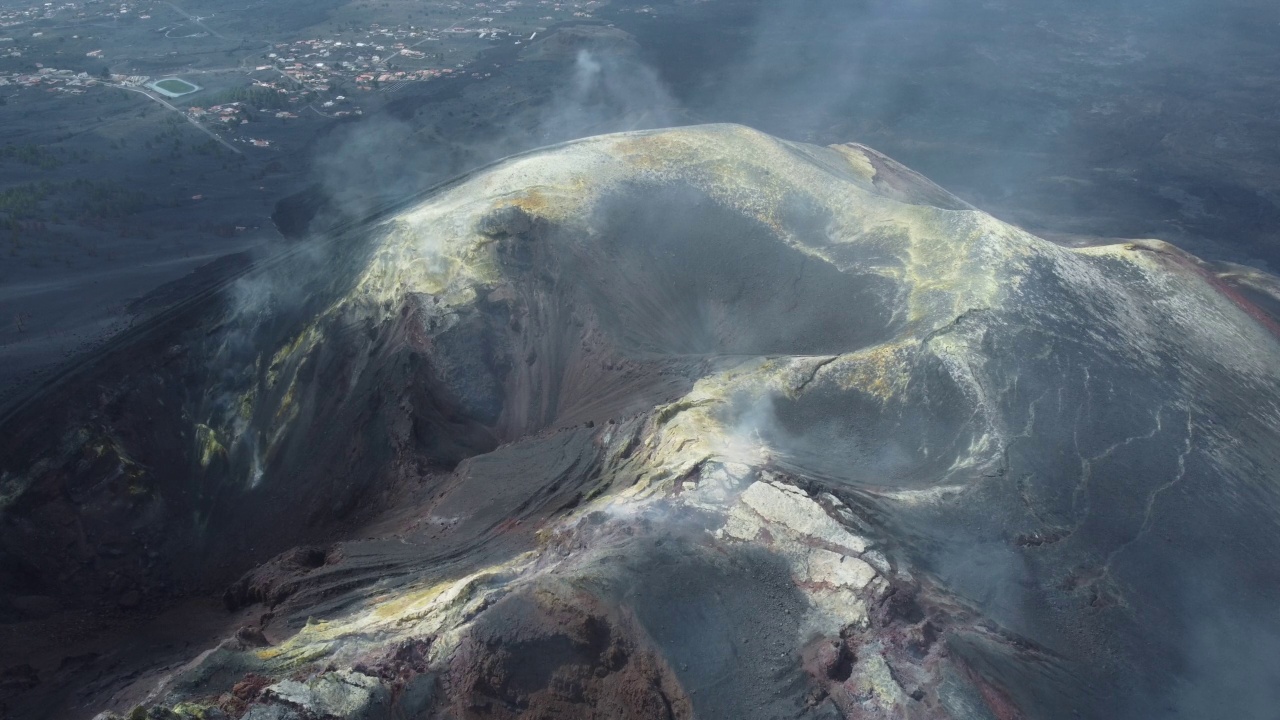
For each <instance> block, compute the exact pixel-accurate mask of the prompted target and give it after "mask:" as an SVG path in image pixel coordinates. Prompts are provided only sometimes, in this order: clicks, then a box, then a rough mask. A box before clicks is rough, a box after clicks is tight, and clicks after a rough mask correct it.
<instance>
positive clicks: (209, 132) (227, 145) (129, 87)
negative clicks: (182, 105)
mask: <svg viewBox="0 0 1280 720" xmlns="http://www.w3.org/2000/svg"><path fill="white" fill-rule="evenodd" d="M103 84H104V85H106V86H107V87H113V88H120V89H121V90H130V91H132V92H136V93H138V94H139V95H142V96H144V97H148V98H151V99H152V100H155V101H156V102H158V103H160V104H161V105H163V106H165V107H167V108H169V109H170V110H172V111H174V112H176V113H178V114H179V115H181V116H182V119H183V120H186V121H187V122H189V123H191V124H192V125H194V126H195V127H196V128H197V129H199V130H200V132H202V133H204V134H205V135H208V136H209V137H211V138H213V139H214V140H216V141H217V142H218V143H219V144H220V145H222V146H223V147H225V148H226V149H228V150H230V151H231V152H233V153H235V154H237V155H243V154H244V153H243V152H242V151H241V150H240V148H238V147H236V146H235V145H232V144H231V143H229V142H227V141H226V140H223V139H222V138H220V137H218V134H217V133H215V132H214V131H212V130H210V129H209V128H207V127H205V126H204V125H201V124H200V123H199V122H197V121H196V120H194V119H192V118H191V117H190V116H188V115H187V114H186V113H184V112H182V111H181V110H179V109H178V108H176V107H174V106H173V105H172V104H170V103H168V102H166V101H164V100H162V99H160V98H158V97H156V96H155V95H152V94H151V93H149V92H147V91H146V90H143V89H142V88H137V87H133V86H132V85H119V84H117V83H103Z"/></svg>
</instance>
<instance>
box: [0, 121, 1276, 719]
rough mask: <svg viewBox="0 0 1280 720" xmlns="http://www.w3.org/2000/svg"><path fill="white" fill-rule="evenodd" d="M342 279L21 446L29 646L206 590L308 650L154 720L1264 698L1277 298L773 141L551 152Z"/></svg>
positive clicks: (20, 552)
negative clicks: (57, 619) (355, 534)
mask: <svg viewBox="0 0 1280 720" xmlns="http://www.w3.org/2000/svg"><path fill="white" fill-rule="evenodd" d="M329 243H330V246H329V247H330V248H331V249H330V250H329V251H328V252H327V254H323V255H321V256H320V257H321V261H320V262H319V263H317V262H316V261H315V260H314V259H312V260H311V261H310V262H311V266H310V267H312V271H311V272H310V274H305V273H294V274H296V275H297V276H298V277H297V278H290V279H291V282H292V283H293V284H292V285H290V287H291V288H293V293H292V295H291V296H292V297H297V298H303V299H300V300H296V301H293V302H288V303H286V302H283V301H280V300H279V299H278V298H277V295H270V294H268V295H267V296H268V297H269V298H276V299H273V300H271V301H270V302H266V303H261V302H258V303H253V302H248V301H244V302H239V303H213V302H211V303H210V304H209V305H208V306H207V307H198V308H192V309H189V310H188V311H187V312H186V314H185V315H183V316H181V318H182V319H181V321H179V320H178V319H173V320H171V322H170V325H167V326H159V327H157V328H154V329H152V330H150V331H149V332H148V333H147V334H144V335H142V336H140V337H139V338H137V339H135V340H134V341H132V342H133V344H132V345H130V346H127V347H124V348H122V349H120V350H118V351H117V352H116V353H115V354H114V355H111V356H108V358H106V359H104V360H102V361H100V363H99V364H98V365H97V366H94V367H91V368H89V369H87V370H85V371H84V372H82V373H81V374H80V375H78V376H74V377H71V378H69V379H68V380H67V381H66V382H65V383H64V384H63V385H62V386H60V387H59V388H55V389H53V390H51V391H50V397H51V399H47V400H45V403H44V404H43V405H41V404H38V403H37V404H34V405H32V406H29V407H28V408H27V409H25V410H23V411H20V412H18V413H16V414H14V415H13V416H11V418H10V420H9V421H8V425H7V426H6V435H7V437H9V438H10V439H9V440H7V441H6V442H7V445H6V448H5V456H4V457H5V458H6V459H5V462H4V466H3V476H2V480H0V482H2V483H3V486H2V488H3V489H2V491H0V492H2V493H3V494H2V495H0V498H2V500H0V502H3V506H0V512H3V527H2V528H0V533H2V536H0V537H2V538H3V542H4V545H3V552H4V555H3V559H4V565H3V567H2V568H0V572H3V577H4V580H5V587H6V590H5V592H6V593H7V602H8V604H9V606H10V610H9V613H10V615H11V617H12V618H14V619H15V620H24V616H23V610H22V608H23V607H29V606H30V605H31V603H30V602H29V601H28V600H25V599H24V598H30V597H32V596H45V595H59V596H65V597H68V598H78V600H79V601H80V602H82V603H84V604H92V603H98V602H102V601H103V600H104V599H107V600H110V599H111V598H113V597H116V596H118V595H120V594H124V593H135V594H137V595H138V596H140V597H143V598H146V597H149V596H153V595H159V594H161V593H160V592H159V591H158V590H157V588H159V587H161V585H162V584H164V583H168V584H171V585H172V586H173V587H181V588H193V589H200V588H205V589H207V588H210V587H215V586H216V587H225V586H229V589H227V590H226V593H225V599H226V602H227V604H228V605H229V606H230V607H231V608H233V609H237V610H239V609H242V608H246V607H248V608H258V607H259V606H261V607H260V610H261V612H262V613H266V614H264V615H263V619H262V621H261V625H260V627H255V628H245V629H243V630H242V631H241V632H240V633H239V634H237V636H236V637H235V638H233V639H231V640H228V641H227V642H226V643H223V644H222V645H220V646H219V647H218V648H217V649H215V650H214V651H212V652H209V653H205V654H203V655H201V656H200V657H198V658H196V659H194V660H192V662H191V663H189V664H188V665H186V666H185V667H183V668H182V669H180V670H177V671H174V672H172V673H171V674H170V675H169V676H167V677H166V678H165V679H164V681H163V682H161V683H160V684H159V686H158V687H156V689H155V690H154V692H152V693H151V694H150V695H149V697H148V699H147V703H146V704H147V705H148V706H149V707H153V710H152V712H153V713H154V714H156V715H158V716H164V714H165V713H166V712H168V713H177V714H178V715H180V716H185V715H194V716H200V715H199V713H205V715H204V716H205V717H208V716H217V715H218V714H219V713H222V714H225V715H227V716H230V717H241V716H243V717H253V718H286V717H330V716H337V717H367V718H374V717H534V716H537V717H579V716H580V717H637V718H650V717H782V716H798V715H811V716H815V717H837V716H843V717H917V718H934V717H939V718H940V717H953V718H1001V719H1003V718H1017V717H1036V718H1040V717H1046V718H1051V717H1080V716H1083V717H1154V716H1168V717H1202V716H1204V715H1203V713H1204V712H1205V709H1206V708H1209V707H1212V708H1214V709H1215V712H1216V711H1217V710H1222V711H1223V712H1228V714H1230V713H1231V712H1234V713H1235V714H1236V715H1237V716H1245V715H1247V714H1248V713H1250V712H1251V711H1252V709H1253V708H1256V707H1259V705H1255V703H1265V702H1267V701H1268V698H1267V696H1266V693H1267V692H1269V690H1268V689H1266V688H1265V687H1262V686H1261V685H1260V683H1259V681H1261V680H1262V679H1263V678H1265V677H1266V676H1267V675H1266V673H1267V672H1269V670H1270V669H1271V668H1270V665H1269V664H1268V663H1270V659H1269V658H1270V657H1271V651H1272V650H1274V649H1276V648H1277V647H1280V621H1277V620H1276V619H1275V617H1274V613H1273V612H1270V611H1269V609H1268V608H1269V605H1268V601H1267V599H1268V598H1274V597H1276V596H1277V593H1280V576H1276V575H1275V573H1272V572H1270V570H1269V567H1270V564H1269V562H1268V559H1267V558H1269V557H1271V556H1272V555H1273V554H1274V552H1275V551H1276V550H1277V549H1280V522H1278V521H1280V506H1278V504H1277V503H1278V501H1280V493H1278V488H1277V480H1280V477H1277V473H1278V471H1277V469H1276V468H1277V467H1280V463H1278V461H1280V457H1278V456H1280V382H1278V381H1280V341H1278V340H1277V338H1278V329H1280V326H1278V325H1277V324H1276V320H1275V317H1274V315H1273V314H1272V311H1271V308H1273V307H1274V306H1275V305H1274V303H1275V302H1276V299H1275V294H1274V288H1275V284H1274V281H1273V280H1272V279H1270V278H1266V277H1265V276H1257V275H1251V274H1248V273H1245V272H1243V271H1240V270H1239V269H1230V268H1228V269H1220V268H1211V267H1208V266H1206V265H1204V264H1203V263H1200V262H1199V261H1197V260H1196V259H1194V258H1192V257H1190V256H1188V255H1185V254H1184V253H1182V252H1180V251H1179V250H1177V249H1176V248H1174V247H1172V246H1169V245H1166V244H1164V243H1160V242H1158V241H1135V242H1132V243H1129V244H1125V245H1112V246H1102V247H1090V248H1077V249H1070V248H1065V247H1061V246H1058V245H1055V244H1052V243H1049V242H1046V241H1044V240H1041V239H1039V238H1037V237H1034V236H1032V235H1029V234H1027V233H1025V232H1023V231H1021V230H1019V229H1017V228H1014V227H1011V226H1009V225H1006V224H1003V223H1001V222H999V221H997V220H995V219H993V218H992V217H990V216H988V215H986V214H984V213H982V212H980V211H978V210H976V209H974V208H971V207H969V206H967V205H965V204H964V203H962V202H960V201H958V200H956V199H955V198H953V197H951V196H950V195H948V194H947V193H946V192H945V191H943V190H941V189H940V188H938V187H936V186H934V185H932V184H931V183H929V182H928V181H927V180H924V179H923V178H921V177H919V176H917V175H915V174H914V173H912V172H911V171H909V170H907V169H905V168H903V167H902V166H900V165H898V164H896V163H894V162H893V161H891V160H889V159H888V158H885V157H883V156H881V155H879V154H878V153H876V152H874V151H872V150H870V149H868V148H865V147H862V146H858V145H852V144H850V145H842V146H834V147H830V148H818V147H814V146H808V145H802V144H796V143H789V142H783V141H779V140H776V139H774V138H770V137H768V136H766V135H763V134H760V133H757V132H754V131H752V130H749V129H747V128H743V127H737V126H707V127H694V128H687V129H679V130H666V131H659V132H646V133H629V134H622V135H611V136H604V137H598V138H590V139H586V140H581V141H576V142H573V143H569V144H566V145H561V146H556V147H553V148H549V149H546V150H542V151H538V152H535V153H530V154H526V155H523V156H518V157H515V158H511V159H509V160H506V161H504V162H502V163H499V164H497V165H495V166H493V167H490V168H487V169H484V170H482V171H479V172H477V173H474V174H473V175H471V176H468V177H466V178H463V179H462V180H460V181H458V182H455V183H453V184H451V185H449V186H447V187H444V188H440V189H438V190H436V191H433V192H432V193H430V194H428V195H427V196H426V197H424V198H423V199H421V200H420V201H418V202H416V203H414V204H411V205H409V206H407V207H404V208H400V209H398V210H396V211H394V212H389V213H387V214H386V215H385V216H384V217H382V218H380V219H378V220H376V221H374V222H372V223H370V224H367V225H363V226H360V227H358V228H354V229H352V230H351V231H350V232H349V233H348V234H346V235H343V236H340V237H338V238H336V239H333V240H330V241H329ZM296 262H299V263H302V262H303V261H302V260H296ZM282 267H283V270H282V269H281V268H276V269H268V270H266V271H263V274H261V275H260V276H258V279H257V280H255V279H254V278H252V277H251V278H247V279H245V280H243V281H242V283H241V285H240V286H238V287H240V288H241V296H244V292H243V288H244V287H250V288H251V287H254V285H253V283H255V282H259V283H262V282H265V280H262V278H268V279H270V278H276V279H277V280H278V279H279V278H280V277H282V276H283V277H289V276H290V273H291V271H290V269H289V268H290V267H293V266H290V265H284V266H282ZM317 268H318V269H317ZM272 273H274V275H273V274H272ZM232 296H233V297H235V295H234V293H233V295H232ZM1269 303H1270V304H1271V305H1269ZM375 518H381V522H380V523H379V524H377V525H375V526H364V527H366V528H372V529H366V530H364V531H362V533H361V535H360V536H361V537H363V538H365V539H362V540H344V541H342V542H337V543H329V542H327V541H328V540H332V538H334V537H335V536H343V533H344V532H345V531H346V529H348V528H353V527H361V525H360V524H361V523H362V522H365V521H371V520H373V519H375ZM322 541H325V542H324V544H323V546H305V547H302V548H299V549H294V550H290V551H289V552H286V553H285V554H284V555H281V556H279V557H276V558H275V559H273V560H271V561H270V562H267V563H265V564H263V565H261V566H260V567H258V568H257V569H254V570H252V571H251V572H249V573H248V574H246V575H244V576H243V577H241V578H240V579H239V580H238V581H235V582H232V580H234V578H235V577H236V576H237V575H238V574H239V573H240V572H242V571H244V570H246V569H247V568H248V566H249V565H251V564H252V562H253V561H258V560H262V559H265V558H266V557H267V556H269V555H271V554H273V553H275V552H279V551H281V550H284V549H286V548H288V547H289V546H291V545H293V544H296V543H304V542H311V543H315V542H322ZM104 547H109V548H112V549H113V553H111V554H104V553H103V552H102V549H103V548H104ZM255 611H256V610H255ZM1240 638H1248V642H1242V641H1241V640H1240ZM125 697H130V696H128V695H127V694H122V695H118V696H117V698H118V699H117V701H116V702H124V701H123V700H120V699H119V698H125ZM104 702H105V699H104ZM1161 713H1163V715H1161ZM1242 713H1243V715H1242Z"/></svg>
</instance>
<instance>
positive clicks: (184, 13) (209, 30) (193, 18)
mask: <svg viewBox="0 0 1280 720" xmlns="http://www.w3.org/2000/svg"><path fill="white" fill-rule="evenodd" d="M165 5H168V6H169V7H171V8H173V9H174V10H177V11H178V12H180V13H182V16H183V17H185V18H186V19H188V20H190V21H191V22H193V23H195V24H196V25H197V26H199V27H200V28H201V29H203V30H204V31H205V32H207V33H209V34H210V35H212V36H214V37H216V38H219V39H222V40H226V39H227V38H226V36H225V35H223V34H222V33H220V32H218V31H217V30H214V29H213V28H211V27H209V26H207V25H205V24H204V23H203V22H201V21H202V20H204V18H200V17H196V16H195V15H192V14H191V13H189V12H187V11H186V10H183V9H182V8H180V7H178V6H177V5H174V4H173V3H171V2H166V3H165Z"/></svg>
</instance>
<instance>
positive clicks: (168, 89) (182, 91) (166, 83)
mask: <svg viewBox="0 0 1280 720" xmlns="http://www.w3.org/2000/svg"><path fill="white" fill-rule="evenodd" d="M152 87H154V88H155V89H156V90H160V91H161V92H164V93H165V94H167V95H171V96H174V97H176V96H178V95H188V94H190V93H193V92H195V91H197V90H199V89H200V88H199V87H197V86H195V85H192V84H191V83H189V82H187V81H186V80H179V79H178V78H166V79H164V80H158V81H156V83H155V84H154V85H152Z"/></svg>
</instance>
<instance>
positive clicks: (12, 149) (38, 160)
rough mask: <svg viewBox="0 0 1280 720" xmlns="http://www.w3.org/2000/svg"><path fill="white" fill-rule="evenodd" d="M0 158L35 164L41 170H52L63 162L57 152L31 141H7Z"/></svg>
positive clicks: (1, 150) (1, 149)
mask: <svg viewBox="0 0 1280 720" xmlns="http://www.w3.org/2000/svg"><path fill="white" fill-rule="evenodd" d="M0 160H3V161H6V162H15V161H16V162H20V163H24V164H27V165H34V166H36V167H39V168H40V169H41V170H52V169H54V168H56V167H58V166H60V165H62V163H63V160H62V158H61V157H59V156H58V154H57V153H54V152H53V151H51V150H49V149H48V148H46V147H44V146H42V145H34V144H31V143H27V144H25V145H14V144H12V143H7V144H6V145H5V146H4V147H0Z"/></svg>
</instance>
